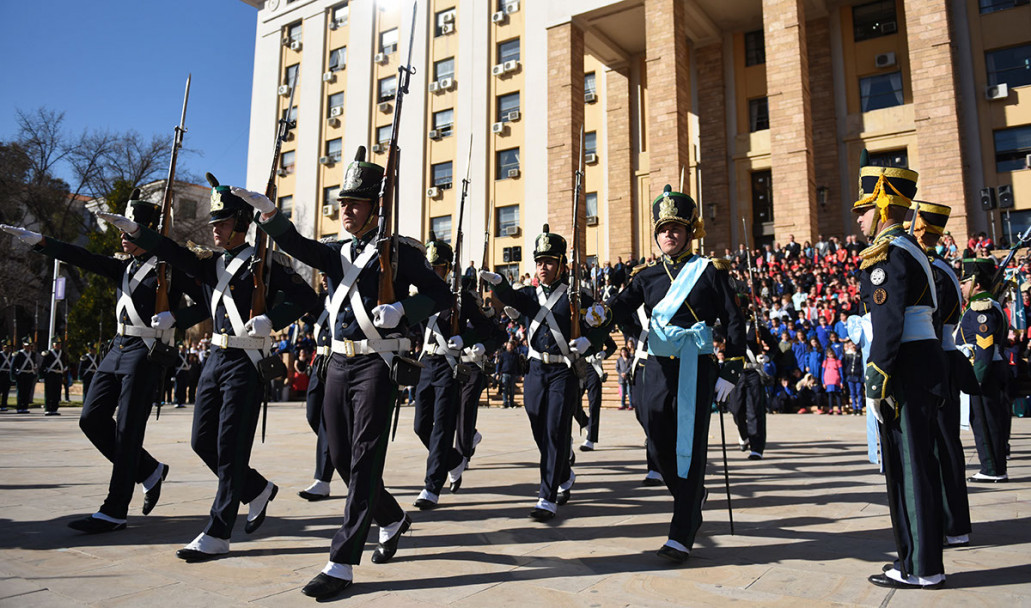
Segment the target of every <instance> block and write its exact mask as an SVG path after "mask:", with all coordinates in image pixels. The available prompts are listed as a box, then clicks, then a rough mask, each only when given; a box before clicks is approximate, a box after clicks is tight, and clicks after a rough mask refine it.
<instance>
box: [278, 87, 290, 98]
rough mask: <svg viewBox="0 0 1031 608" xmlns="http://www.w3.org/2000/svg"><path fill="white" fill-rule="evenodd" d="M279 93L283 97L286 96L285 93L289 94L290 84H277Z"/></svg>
mask: <svg viewBox="0 0 1031 608" xmlns="http://www.w3.org/2000/svg"><path fill="white" fill-rule="evenodd" d="M279 94H280V95H282V96H283V97H286V96H287V95H289V94H290V85H288V84H281V85H279Z"/></svg>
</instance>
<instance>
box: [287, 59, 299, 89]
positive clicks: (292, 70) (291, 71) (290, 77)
mask: <svg viewBox="0 0 1031 608" xmlns="http://www.w3.org/2000/svg"><path fill="white" fill-rule="evenodd" d="M300 67H301V64H299V63H295V64H293V65H290V66H287V68H286V70H284V71H283V84H288V85H290V86H294V85H295V84H297V73H298V69H299V68H300Z"/></svg>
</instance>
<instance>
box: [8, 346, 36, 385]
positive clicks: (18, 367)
mask: <svg viewBox="0 0 1031 608" xmlns="http://www.w3.org/2000/svg"><path fill="white" fill-rule="evenodd" d="M22 370H24V371H22ZM22 373H24V374H31V375H32V376H34V377H39V375H40V373H41V372H40V369H39V355H37V354H36V353H34V352H33V353H29V352H26V351H24V350H20V351H18V352H16V353H14V356H13V357H12V358H11V379H12V380H17V379H18V374H22Z"/></svg>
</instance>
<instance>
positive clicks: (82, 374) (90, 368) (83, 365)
mask: <svg viewBox="0 0 1031 608" xmlns="http://www.w3.org/2000/svg"><path fill="white" fill-rule="evenodd" d="M99 365H100V360H99V359H98V358H97V347H96V346H94V345H93V344H90V345H89V346H87V347H86V354H84V355H83V356H81V357H79V380H81V381H82V402H83V403H86V396H87V395H89V387H90V384H92V383H93V377H94V376H95V375H96V374H97V366H99Z"/></svg>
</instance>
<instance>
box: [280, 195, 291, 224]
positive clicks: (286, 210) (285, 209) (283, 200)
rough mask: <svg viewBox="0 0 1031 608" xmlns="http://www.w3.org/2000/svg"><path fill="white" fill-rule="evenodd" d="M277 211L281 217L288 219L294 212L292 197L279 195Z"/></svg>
mask: <svg viewBox="0 0 1031 608" xmlns="http://www.w3.org/2000/svg"><path fill="white" fill-rule="evenodd" d="M279 212H280V213H282V214H283V217H285V218H286V219H290V218H291V217H292V216H293V214H294V197H292V196H281V197H279Z"/></svg>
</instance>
